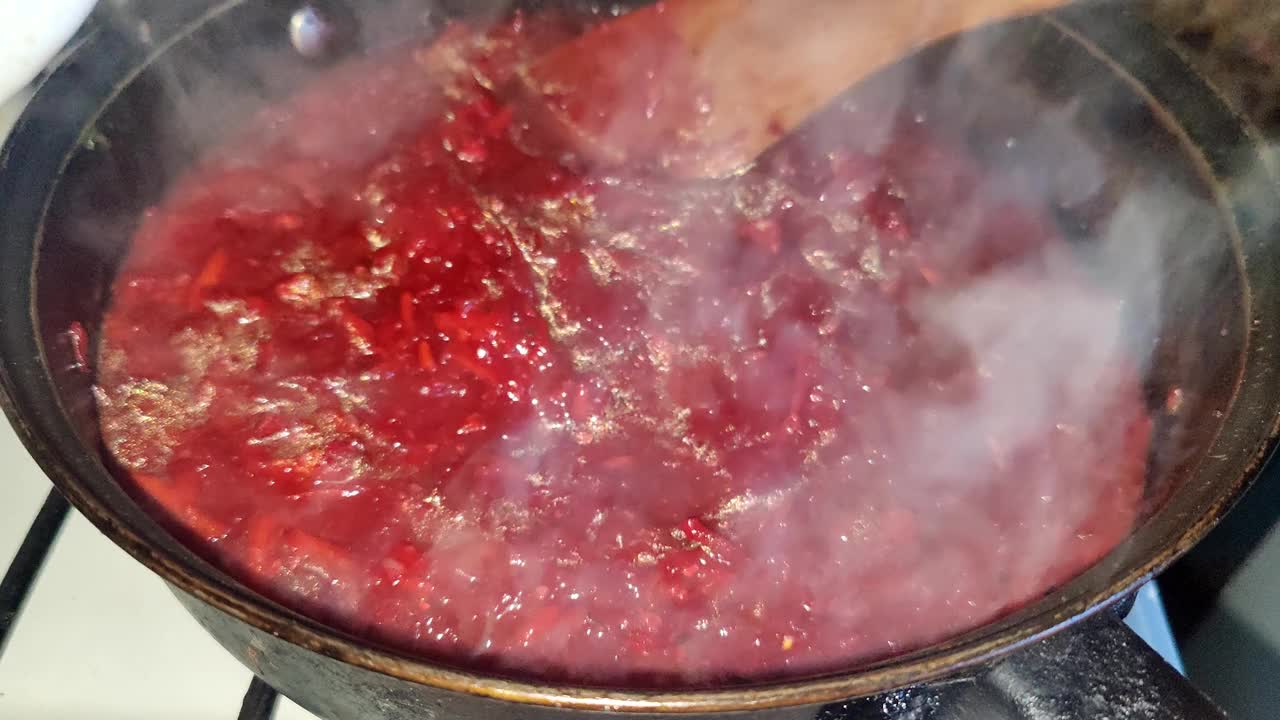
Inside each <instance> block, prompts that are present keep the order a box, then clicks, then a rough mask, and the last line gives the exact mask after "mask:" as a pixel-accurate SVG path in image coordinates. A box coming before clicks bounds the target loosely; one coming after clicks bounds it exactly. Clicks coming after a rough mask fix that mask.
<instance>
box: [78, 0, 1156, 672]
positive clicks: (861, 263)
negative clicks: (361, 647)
mask: <svg viewBox="0 0 1280 720" xmlns="http://www.w3.org/2000/svg"><path fill="white" fill-rule="evenodd" d="M572 31H573V27H572V26H571V24H570V23H568V22H567V21H563V20H561V19H558V18H552V17H550V16H532V17H524V18H521V19H520V20H519V21H518V22H513V23H511V24H508V25H504V26H500V27H498V28H496V29H491V30H488V31H486V32H484V33H480V32H476V31H472V30H469V29H467V28H466V27H464V26H456V27H454V28H453V29H451V30H450V31H448V32H446V33H445V34H444V36H443V38H442V39H440V40H438V41H437V42H436V43H435V44H433V45H429V46H423V47H420V48H409V49H407V50H397V51H394V52H391V53H389V54H388V55H386V56H382V57H377V58H374V59H371V60H362V61H359V62H358V63H355V64H353V65H351V66H346V67H341V68H338V69H336V70H334V71H332V74H331V75H330V76H329V77H328V78H327V80H326V81H325V82H322V83H319V84H318V85H317V86H316V87H314V88H311V89H309V90H307V91H305V92H303V93H302V94H301V95H300V96H298V97H296V98H294V99H292V100H290V101H288V102H286V103H283V104H280V105H278V106H274V107H272V108H270V109H268V110H267V111H266V112H265V113H264V114H263V116H262V117H261V118H259V119H258V120H257V121H255V122H254V123H253V124H252V126H251V127H250V128H248V129H247V130H245V131H244V132H243V133H241V134H239V135H237V136H236V137H235V138H233V139H231V140H229V141H227V142H226V143H225V144H224V145H223V146H221V147H218V148H217V149H215V150H214V151H212V152H211V153H210V154H209V156H208V157H207V158H206V159H205V160H204V161H203V162H202V163H201V164H200V165H199V166H198V167H196V168H195V169H193V170H192V171H191V172H190V173H189V174H188V175H187V176H186V177H185V179H184V180H183V181H182V182H180V183H179V184H178V185H177V186H176V187H175V188H174V189H173V190H172V192H171V194H170V196H169V197H168V198H167V199H166V200H165V202H164V203H163V204H162V205H160V206H159V207H157V208H156V209H155V210H154V211H152V212H151V213H150V214H149V215H148V216H147V218H146V219H145V222H144V224H143V227H142V228H141V229H140V231H139V232H138V234H137V236H136V239H135V242H134V245H133V248H132V251H131V254H130V256H129V257H128V259H127V262H126V263H125V266H124V269H123V271H122V272H121V274H120V275H119V277H118V279H117V281H116V284H115V292H114V300H113V304H112V306H111V308H110V311H109V313H108V314H107V317H106V319H105V323H104V327H103V335H102V348H101V352H100V356H99V363H98V364H99V368H98V382H99V388H98V397H99V401H100V402H99V404H100V410H101V418H102V428H103V431H104V436H105V438H106V440H107V443H108V446H109V448H110V449H111V451H112V452H113V454H114V455H115V458H116V459H117V460H118V461H119V462H120V464H121V465H123V467H125V468H126V469H127V470H128V471H129V472H130V474H131V475H132V479H133V482H134V483H135V485H136V489H137V490H138V491H139V492H140V493H141V494H142V495H144V496H145V497H147V498H149V499H150V500H151V501H153V502H154V504H155V505H156V506H157V507H158V509H159V510H160V511H162V512H163V513H164V514H165V515H166V516H167V518H168V519H169V520H170V521H171V522H172V523H174V524H175V526H176V527H178V528H180V529H181V530H182V531H183V532H184V533H185V536H186V537H187V538H189V540H190V542H191V543H192V544H193V546H194V547H196V548H198V549H199V550H200V551H202V552H203V553H205V554H206V555H207V556H208V557H210V558H212V559H213V560H214V561H215V562H217V563H219V564H220V565H222V566H223V567H225V568H227V569H228V570H229V571H231V572H232V573H234V574H235V575H237V576H238V577H240V578H241V579H243V580H245V581H246V582H248V583H249V584H251V585H252V586H254V587H255V588H258V589H260V590H261V591H262V592H264V593H266V594H268V595H270V596H272V597H274V598H277V599H279V600H280V601H282V602H284V603H286V604H290V605H293V606H296V607H299V608H301V609H303V610H304V611H306V612H309V613H312V614H314V615H316V616H317V617H320V618H322V619H324V620H326V621H328V622H331V623H333V624H336V625H338V626H340V627H342V628H345V629H347V630H350V631H353V632H356V633H359V634H362V635H366V636H369V637H372V638H375V639H377V640H379V641H381V642H384V643H387V644H390V645H393V646H396V647H398V648H400V649H403V650H407V651H411V652H416V653H420V654H423V655H426V656H428V657H433V658H440V659H444V660H447V661H451V662H455V663H459V664H463V665H466V666H470V667H480V668H490V669H499V670H503V671H508V672H516V673H520V674H524V675H534V676H540V677H547V678H567V679H572V680H575V681H586V682H606V683H622V684H630V685H651V686H652V685H657V686H669V685H672V684H701V683H709V682H733V681H739V680H745V679H760V678H769V677H779V676H792V675H796V674H799V673H808V672H813V671H819V670H825V669H831V668H836V667H842V666H849V665H853V664H857V663H861V662H866V661H870V660H874V659H878V658H883V657H886V656H890V655H894V654H897V653H901V652H904V651H907V650H911V649H913V648H918V647H921V646H924V645H927V644H929V643H932V642H935V641H937V640H939V639H942V638H945V637H948V636H951V635H953V634H955V633H957V632H960V631H963V630H965V629H968V628H971V627H974V626H976V625H979V624H981V623H983V622H986V621H989V620H991V619H992V618H994V617H997V616H999V615H1001V614H1003V613H1005V612H1008V611H1009V610H1010V609H1012V608H1015V607H1017V606H1019V605H1021V604H1024V603H1026V602H1028V601H1030V600H1032V599H1034V598H1036V597H1038V596H1039V595H1041V594H1042V593H1044V592H1045V591H1046V590H1047V589H1048V588H1050V587H1051V586H1053V585H1055V584H1057V583H1060V582H1062V581H1064V580H1066V579H1068V578H1070V577H1072V576H1074V575H1075V574H1077V573H1078V572H1079V571H1080V570H1081V569H1083V568H1084V567H1086V566H1088V565H1090V564H1091V563H1093V562H1094V561H1096V560H1097V559H1098V558H1099V557H1100V556H1101V555H1102V554H1104V553H1105V552H1107V551H1108V550H1110V549H1111V548H1112V547H1113V546H1114V545H1115V544H1116V543H1117V542H1118V541H1119V540H1120V539H1121V538H1122V537H1123V536H1124V535H1125V534H1126V533H1127V532H1128V531H1129V530H1130V528H1131V525H1132V523H1133V522H1134V518H1135V513H1136V508H1137V505H1138V501H1139V499H1140V496H1141V494H1142V488H1143V471H1144V463H1145V454H1146V449H1147V444H1148V439H1149V434H1150V428H1149V421H1148V418H1147V415H1146V412H1145V410H1144V407H1143V404H1142V401H1141V398H1140V394H1139V384H1138V376H1137V372H1136V370H1135V369H1134V367H1135V363H1132V362H1129V361H1127V360H1126V359H1124V358H1122V357H1113V356H1112V355H1110V354H1102V355H1100V354H1099V352H1098V351H1097V349H1096V348H1093V347H1091V346H1090V341H1089V337H1091V336H1089V335H1088V334H1087V333H1083V332H1076V331H1075V330H1074V329H1073V326H1072V324H1071V323H1070V322H1067V321H1066V320H1065V319H1064V321H1063V322H1056V321H1055V320H1054V319H1055V318H1057V317H1058V315H1056V314H1055V313H1064V315H1062V317H1063V318H1068V316H1067V315H1065V313H1077V311H1083V312H1086V313H1088V314H1092V315H1094V316H1095V317H1094V319H1095V320H1097V321H1099V322H1102V320H1101V318H1105V316H1106V314H1107V313H1112V312H1115V310H1114V308H1113V307H1112V305H1109V304H1107V303H1106V302H1104V301H1102V300H1098V299H1097V298H1098V296H1099V293H1100V291H1099V290H1098V289H1096V288H1092V287H1090V286H1089V284H1088V281H1087V279H1086V278H1085V277H1084V275H1083V274H1077V273H1075V272H1074V271H1069V270H1065V269H1064V268H1065V267H1066V265H1065V263H1064V260H1063V259H1064V258H1065V257H1067V256H1068V255H1069V250H1067V249H1066V246H1065V243H1064V242H1063V241H1062V240H1061V239H1060V238H1059V237H1058V236H1057V235H1056V234H1055V231H1054V229H1053V228H1052V226H1051V225H1050V224H1049V223H1048V221H1047V220H1046V219H1045V218H1044V217H1042V215H1041V214H1040V212H1039V211H1038V210H1037V209H1036V207H1035V205H1034V203H1033V202H1032V201H1031V200H1029V199H1026V198H1022V197H1020V196H1019V195H1018V193H1017V188H1016V187H1012V183H1002V182H1000V179H999V178H989V177H987V176H985V175H984V173H983V172H982V171H981V170H980V168H979V167H978V166H977V165H976V163H975V161H974V160H973V159H972V158H970V157H969V156H968V155H967V154H966V153H965V151H964V150H963V149H962V148H963V146H962V145H961V144H959V143H958V142H954V141H952V140H949V139H948V138H949V135H948V133H947V132H946V128H945V126H940V125H936V124H934V123H932V122H928V121H926V122H914V120H913V118H914V115H915V113H914V112H901V111H900V109H899V108H898V107H896V106H895V105H888V106H884V105H878V104H877V100H876V98H875V97H874V96H867V95H865V94H862V95H860V94H856V93H855V94H854V95H853V96H851V97H852V98H854V99H857V100H858V102H857V103H856V106H855V103H853V102H842V103H838V104H837V105H836V106H833V107H832V108H831V109H830V110H829V111H826V112H825V113H824V114H823V115H822V116H821V117H818V118H815V119H814V121H813V122H812V123H811V124H810V125H809V126H807V127H805V128H804V129H802V130H801V131H800V132H798V133H796V134H794V135H793V136H791V137H788V138H786V139H784V140H783V141H782V143H781V144H780V146H778V147H777V148H775V149H774V150H773V151H771V152H770V153H769V154H768V155H767V156H766V157H765V158H763V159H762V160H761V162H760V163H759V164H758V166H757V167H756V168H754V169H753V170H751V171H750V172H748V173H746V174H745V175H743V176H741V177H737V178H732V179H727V180H723V181H716V182H705V181H704V182H689V181H679V180H675V179H671V178H669V177H666V176H664V175H663V174H662V173H661V172H660V168H658V169H656V170H655V168H652V167H647V168H646V167H635V168H617V169H612V170H610V171H609V173H608V174H602V173H595V172H591V171H590V169H588V168H583V167H581V166H579V165H577V164H576V163H575V162H574V159H573V158H562V157H557V156H546V155H540V154H537V152H536V151H534V150H533V149H527V148H533V147H535V145H533V144H527V143H525V142H524V140H523V139H522V134H524V133H526V131H527V128H526V127H525V126H524V125H523V124H522V122H521V120H520V117H519V114H518V113H512V111H511V110H510V108H508V107H507V106H506V105H505V104H504V103H503V102H502V101H501V100H500V99H499V97H498V96H496V95H495V94H494V93H493V92H491V90H490V88H495V87H501V86H502V83H503V82H504V81H505V80H506V79H507V78H508V77H509V74H510V72H511V70H512V68H513V67H515V66H517V65H518V64H519V63H520V62H523V61H524V60H526V59H528V58H530V57H533V56H536V55H537V54H538V53H540V52H543V51H544V50H545V49H546V48H548V47H550V46H552V45H553V44H554V43H556V42H559V41H560V40H561V39H562V38H564V37H565V36H566V35H567V34H568V33H570V32H572ZM658 61H659V60H655V62H658ZM905 102H907V103H910V102H912V101H911V100H910V99H908V100H907V101H905ZM908 109H909V108H908ZM895 113H896V114H897V115H899V116H902V117H905V118H908V121H906V122H900V123H897V124H891V123H886V122H885V117H886V116H889V117H892V116H894V115H895ZM887 126H891V127H892V128H893V129H892V131H891V132H889V133H888V134H887V136H886V133H885V132H884V131H883V128H885V127H887ZM867 128H879V130H877V132H875V133H870V132H866V129H867ZM872 136H874V137H875V139H874V141H872V140H871V139H870V138H871V137H872ZM1029 318H1033V319H1034V322H1032V321H1031V320H1029ZM1010 347H1012V348H1016V349H1017V350H1018V352H1015V353H1010V352H1005V350H1007V349H1008V348H1010ZM78 362H80V363H81V364H83V365H86V366H87V360H85V359H83V358H80V359H78Z"/></svg>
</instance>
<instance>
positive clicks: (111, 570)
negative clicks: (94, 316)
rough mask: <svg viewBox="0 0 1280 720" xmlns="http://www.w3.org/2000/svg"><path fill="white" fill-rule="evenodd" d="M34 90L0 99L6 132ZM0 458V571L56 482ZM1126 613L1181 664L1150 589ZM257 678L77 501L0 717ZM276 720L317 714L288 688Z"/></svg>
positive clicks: (13, 664)
mask: <svg viewBox="0 0 1280 720" xmlns="http://www.w3.org/2000/svg"><path fill="white" fill-rule="evenodd" d="M27 97H28V95H27V94H25V93H24V94H23V95H20V96H19V97H17V98H14V99H12V100H10V101H9V102H7V103H0V139H2V138H3V137H4V136H5V135H6V134H7V133H8V130H9V128H10V126H11V124H12V123H13V121H14V120H15V119H16V117H17V115H18V113H19V112H20V110H21V107H22V106H23V105H24V104H25V102H26V100H27ZM2 201H3V200H0V202H2ZM2 233H3V229H0V241H4V240H3V237H2ZM0 467H4V468H7V470H6V471H5V472H4V474H3V476H2V479H0V571H2V570H3V569H5V568H8V566H9V562H10V560H11V559H12V558H13V555H14V553H15V551H16V550H17V549H18V546H19V545H20V544H21V542H22V539H23V537H24V536H25V535H26V533H27V529H28V528H29V526H30V525H31V521H32V519H33V518H34V517H35V515H36V512H37V511H38V510H39V508H40V505H41V503H42V502H43V501H44V498H45V496H46V495H47V494H48V493H49V490H50V485H49V481H48V480H47V479H46V478H45V476H44V474H43V473H42V472H41V470H40V469H39V467H37V466H36V464H35V461H33V460H32V459H31V458H30V456H29V455H28V454H27V452H26V449H25V448H23V447H22V445H21V443H20V442H19V441H18V439H17V437H16V436H15V435H14V433H13V430H12V429H11V428H10V427H9V424H8V423H6V422H2V421H0ZM1129 622H1130V624H1131V625H1132V626H1134V627H1135V629H1137V630H1138V632H1139V633H1140V634H1142V635H1143V636H1144V637H1145V638H1147V639H1148V642H1151V643H1152V644H1153V645H1154V646H1155V647H1157V649H1160V650H1161V651H1162V652H1163V653H1165V655H1166V658H1169V659H1171V660H1172V661H1173V662H1174V663H1175V665H1177V664H1178V659H1177V657H1176V652H1177V651H1176V649H1174V645H1173V642H1172V636H1171V634H1170V633H1169V628H1168V624H1167V622H1166V620H1165V617H1164V612H1163V608H1162V606H1161V604H1160V601H1159V599H1158V596H1157V595H1156V593H1155V588H1154V587H1148V588H1147V589H1146V590H1145V591H1144V592H1143V593H1142V595H1140V598H1139V602H1138V604H1137V606H1136V608H1135V611H1134V612H1133V613H1132V614H1131V616H1130V619H1129ZM250 680H251V675H250V673H249V671H248V670H247V669H245V668H244V667H243V666H241V665H240V664H239V663H238V662H237V661H236V660H234V659H233V658H232V657H231V655H229V654H228V653H227V652H225V651H224V650H223V649H222V648H221V647H220V646H219V645H218V644H217V643H216V642H215V641H214V640H213V639H212V638H211V637H210V636H209V635H208V634H207V633H205V631H204V630H203V629H201V628H200V626H199V625H197V624H196V622H195V621H194V620H193V619H192V618H191V617H190V616H189V615H187V613H186V611H185V610H183V609H182V607H181V606H180V605H179V604H178V602H177V601H176V600H175V599H174V597H173V595H172V594H171V593H170V592H169V590H168V588H167V587H166V586H165V585H164V583H162V582H161V581H160V579H159V578H158V577H157V576H155V575H153V574H151V572H150V571H148V570H146V569H145V568H144V567H143V566H142V565H140V564H139V563H137V562H135V561H134V560H133V559H132V558H130V557H129V556H128V555H126V554H125V552H124V551H123V550H121V549H120V548H118V547H116V546H115V545H114V544H112V543H111V542H110V541H108V540H107V539H106V538H105V537H103V536H102V535H100V534H99V533H98V531H97V530H96V529H95V528H94V527H93V526H92V525H90V524H89V522H88V521H87V520H85V519H84V518H83V517H81V516H80V515H79V514H78V513H76V512H74V511H72V513H71V515H70V517H69V518H68V520H67V523H66V525H65V526H64V527H63V528H62V532H61V535H60V537H59V539H58V541H57V542H56V543H55V545H54V547H53V551H52V553H51V554H50V556H49V558H48V559H47V561H46V563H45V567H44V570H43V572H42V573H41V575H40V577H39V579H38V580H37V581H36V584H35V588H34V589H33V591H32V593H31V595H30V596H29V597H28V599H27V603H26V606H25V609H24V610H23V613H22V616H21V618H20V619H19V620H18V621H17V622H16V624H15V626H14V628H13V631H12V634H11V636H10V639H9V643H8V646H7V647H6V648H5V649H4V654H3V656H0V720H82V719H85V718H93V719H95V720H176V719H178V718H182V719H184V720H231V719H232V718H235V717H236V715H237V713H238V712H239V709H240V703H241V701H242V699H243V697H244V694H245V690H246V689H247V688H248V686H249V681H250ZM275 718H276V720H308V719H310V720H316V719H315V716H313V715H311V714H310V713H308V712H306V711H304V710H302V709H301V708H299V707H298V706H297V705H295V704H293V703H292V702H290V701H288V700H287V699H285V698H281V699H280V701H279V704H278V707H277V710H276V714H275Z"/></svg>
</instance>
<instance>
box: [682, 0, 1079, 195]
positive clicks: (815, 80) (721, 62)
mask: <svg viewBox="0 0 1280 720" xmlns="http://www.w3.org/2000/svg"><path fill="white" fill-rule="evenodd" d="M673 2H674V3H675V4H674V5H669V9H668V12H673V13H686V14H687V15H686V16H685V18H684V20H685V21H686V23H687V27H688V31H689V34H688V36H687V37H688V41H689V47H690V51H691V52H692V53H693V55H694V57H695V58H696V60H695V62H696V63H697V67H698V76H699V77H700V78H701V79H702V81H703V82H705V83H706V86H707V87H708V88H709V94H710V95H711V106H712V112H711V115H710V118H709V121H708V124H707V126H706V128H705V129H704V131H703V132H704V137H706V138H707V140H708V142H710V143H711V144H713V145H718V146H732V147H733V148H734V150H735V153H730V154H727V155H724V156H722V157H721V158H720V160H719V161H718V162H721V163H727V165H728V166H727V167H725V166H721V167H712V166H708V167H706V168H704V170H703V173H704V174H711V175H716V174H720V173H722V172H724V171H726V170H730V169H732V167H733V166H735V165H739V164H745V163H747V162H750V161H751V160H752V159H753V158H754V157H755V156H756V155H758V154H759V153H760V152H762V151H764V150H765V149H766V148H767V147H769V146H770V145H772V144H773V143H774V142H776V141H777V140H778V138H779V137H780V136H781V135H783V134H786V133H788V132H790V131H791V130H793V129H794V128H795V127H796V126H797V125H799V124H800V123H802V122H804V120H805V119H806V118H808V117H809V116H810V115H812V114H813V113H814V112H816V111H818V110H819V109H821V108H822V107H824V106H825V105H827V104H828V103H829V102H830V101H831V100H832V99H833V98H835V97H836V96H838V95H839V94H841V93H842V92H844V91H845V90H846V89H848V88H849V87H851V86H853V85H855V84H857V83H858V82H860V81H861V80H863V79H865V78H866V77H868V76H870V75H872V74H873V73H875V72H876V71H877V70H880V69H882V68H884V67H886V66H888V65H890V64H892V63H893V62H895V61H897V60H898V59H900V58H902V57H904V56H905V55H907V54H909V53H910V52H912V51H915V50H918V49H920V48H921V47H924V46H925V45H928V44H929V43H932V42H935V41H937V40H940V39H942V38H944V37H948V36H950V35H954V34H957V33H961V32H964V31H966V30H972V29H974V28H977V27H979V26H982V25H985V24H988V23H992V22H997V21H1001V20H1007V19H1010V18H1014V17H1018V16H1022V15H1026V14H1031V13H1035V12H1039V11H1042V10H1045V9H1048V8H1051V7H1054V6H1057V5H1060V4H1061V2H1062V0H804V1H803V2H789V1H787V0H715V4H716V5H717V10H720V11H722V12H723V14H721V15H720V16H719V17H717V18H709V17H707V11H706V10H704V9H703V8H701V7H700V6H701V5H702V3H701V2H700V1H699V0H673ZM731 5H735V6H737V7H734V8H731V7H729V6H731ZM734 155H736V157H734Z"/></svg>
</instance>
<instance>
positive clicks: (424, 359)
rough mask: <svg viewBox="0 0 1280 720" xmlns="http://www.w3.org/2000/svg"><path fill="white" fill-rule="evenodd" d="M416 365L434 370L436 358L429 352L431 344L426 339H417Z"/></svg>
mask: <svg viewBox="0 0 1280 720" xmlns="http://www.w3.org/2000/svg"><path fill="white" fill-rule="evenodd" d="M418 365H419V366H420V367H421V368H422V369H423V370H435V369H436V358H435V356H434V355H432V354H431V346H430V345H428V344H427V341H426V340H419V341H418Z"/></svg>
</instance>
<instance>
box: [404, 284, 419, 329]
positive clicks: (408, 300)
mask: <svg viewBox="0 0 1280 720" xmlns="http://www.w3.org/2000/svg"><path fill="white" fill-rule="evenodd" d="M413 308H414V302H413V295H410V294H409V293H407V292H403V293H400V322H401V323H403V324H404V330H405V332H407V333H409V334H410V335H416V334H417V332H418V321H417V318H416V317H414V313H413Z"/></svg>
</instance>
